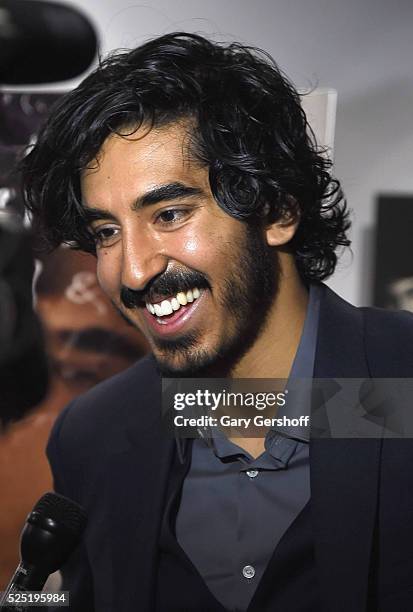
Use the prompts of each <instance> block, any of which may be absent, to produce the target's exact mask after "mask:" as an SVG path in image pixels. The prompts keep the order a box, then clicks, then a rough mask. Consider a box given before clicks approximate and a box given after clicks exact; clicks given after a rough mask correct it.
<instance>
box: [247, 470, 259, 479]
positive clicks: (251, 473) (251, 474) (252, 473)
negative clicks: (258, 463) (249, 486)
mask: <svg viewBox="0 0 413 612" xmlns="http://www.w3.org/2000/svg"><path fill="white" fill-rule="evenodd" d="M247 476H249V477H250V478H255V477H256V476H258V470H248V472H247Z"/></svg>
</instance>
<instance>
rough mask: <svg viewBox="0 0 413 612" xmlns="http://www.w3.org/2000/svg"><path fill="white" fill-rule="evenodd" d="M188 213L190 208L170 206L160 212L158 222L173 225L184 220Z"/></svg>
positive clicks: (157, 217)
mask: <svg viewBox="0 0 413 612" xmlns="http://www.w3.org/2000/svg"><path fill="white" fill-rule="evenodd" d="M188 214H189V210H187V209H185V208H168V209H166V210H162V211H161V212H160V213H158V215H157V216H156V222H158V223H161V225H173V224H174V223H178V222H179V221H182V220H183V219H184V218H185V217H186V216H187V215H188Z"/></svg>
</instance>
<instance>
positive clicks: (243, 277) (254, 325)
mask: <svg viewBox="0 0 413 612" xmlns="http://www.w3.org/2000/svg"><path fill="white" fill-rule="evenodd" d="M238 251H239V252H238V253H235V252H234V253H233V259H232V262H233V263H232V269H231V270H230V278H227V279H226V281H225V286H224V288H223V291H222V298H221V304H222V306H223V308H224V309H225V310H226V311H228V313H229V314H230V315H231V316H232V318H233V319H234V320H235V321H236V328H235V332H234V334H233V335H232V337H230V338H228V340H227V341H226V342H224V343H223V344H222V345H221V346H220V347H219V349H218V350H217V351H214V352H212V353H211V352H208V351H206V350H205V349H197V344H198V340H199V338H198V334H196V333H193V332H192V333H189V334H186V335H184V336H182V337H181V338H179V339H177V340H164V339H159V338H157V339H156V346H157V348H159V349H160V350H161V351H162V352H164V353H166V354H167V355H168V357H169V358H167V359H165V360H164V359H159V358H156V361H157V366H158V369H159V371H160V373H161V374H162V375H163V376H164V377H168V378H175V377H179V378H186V377H197V378H204V377H208V378H210V377H215V378H218V377H219V378H225V377H227V376H229V375H230V373H231V371H232V370H233V369H234V367H235V366H236V365H237V363H238V362H239V361H240V359H241V358H242V357H243V355H245V354H246V352H247V351H248V350H249V349H250V348H251V346H252V345H253V344H254V342H255V341H256V339H257V337H258V336H259V334H260V332H261V330H262V328H263V327H264V325H265V322H266V319H267V316H268V313H269V310H270V307H271V305H272V304H273V301H274V299H275V297H276V295H277V292H278V283H279V273H280V271H279V265H278V260H277V258H276V253H275V252H274V249H273V248H271V247H269V246H268V245H267V244H266V243H265V242H264V238H263V236H262V233H261V231H260V229H259V228H256V227H251V226H248V225H246V236H245V243H244V244H243V245H239V246H238ZM177 353H184V356H185V361H186V363H185V365H184V366H183V367H173V366H170V365H169V363H168V361H169V360H170V357H173V356H174V355H175V354H177Z"/></svg>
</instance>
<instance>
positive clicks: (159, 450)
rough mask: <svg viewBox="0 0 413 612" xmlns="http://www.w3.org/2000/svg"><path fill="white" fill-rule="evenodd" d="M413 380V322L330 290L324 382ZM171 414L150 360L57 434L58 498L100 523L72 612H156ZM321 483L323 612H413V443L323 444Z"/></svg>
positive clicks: (90, 540) (74, 572) (80, 553)
mask: <svg viewBox="0 0 413 612" xmlns="http://www.w3.org/2000/svg"><path fill="white" fill-rule="evenodd" d="M412 376H413V315H411V314H409V313H406V312H397V313H396V312H389V311H384V310H380V309H374V308H355V307H354V306H351V305H350V304H348V303H347V302H345V301H344V300H342V299H341V298H340V297H339V296H337V295H336V294H335V293H334V292H332V291H331V290H330V289H328V288H327V287H325V289H324V296H323V299H322V303H321V309H320V322H319V334H318V342H317V351H316V361H315V377H318V378H330V377H335V378H348V377H350V378H367V377H378V378H384V377H385V378H405V377H412ZM160 402H161V388H160V378H159V375H158V373H157V370H156V368H155V365H154V360H153V358H152V357H151V356H149V357H145V358H144V359H142V360H141V361H139V362H138V363H137V364H135V365H134V366H132V367H131V368H129V369H128V370H126V371H124V372H122V373H120V374H118V375H117V376H115V377H113V378H111V379H109V380H107V381H104V382H103V383H101V384H99V385H97V386H96V387H94V388H93V389H91V390H90V391H89V392H87V393H86V394H85V395H83V396H81V397H79V398H78V399H76V400H75V401H73V402H72V403H71V404H69V406H68V407H67V408H66V409H65V410H64V411H63V412H62V413H61V415H60V416H59V418H58V420H57V422H56V424H55V427H54V429H53V432H52V434H51V438H50V441H49V446H48V456H49V460H50V463H51V466H52V470H53V475H54V479H55V489H56V491H57V492H59V493H62V494H63V495H66V496H67V497H70V498H72V499H74V500H76V501H77V502H79V503H80V504H81V505H82V506H84V508H85V509H86V511H87V513H88V516H89V522H88V526H87V528H86V532H85V536H84V538H83V542H82V544H81V545H80V546H79V547H78V549H77V550H76V552H75V553H74V555H73V556H72V557H71V559H70V561H69V562H68V563H67V565H66V566H65V567H64V568H63V577H64V584H63V587H62V588H64V589H67V590H70V597H71V606H70V609H71V610H74V611H76V612H83V611H85V612H93V611H94V610H95V611H96V612H134V611H139V612H150V611H151V610H152V605H153V599H154V592H155V588H156V574H157V541H158V534H159V527H160V519H161V516H162V510H163V503H164V496H165V488H166V482H167V478H168V470H169V467H170V464H171V457H172V452H173V447H174V441H173V440H172V439H171V438H170V437H166V436H163V435H162V432H161V421H160V419H161V417H160ZM310 479H311V512H312V522H313V535H314V546H315V556H316V565H317V572H318V576H319V580H320V591H321V596H322V601H323V608H322V610H324V611H325V612H365V611H366V610H380V611H381V612H394V611H395V610H397V611H398V612H402V611H404V610H406V611H407V610H411V609H413V603H412V602H413V442H412V441H411V440H400V439H398V440H380V439H312V440H311V442H310ZM303 596H305V594H303ZM320 612H321V611H320Z"/></svg>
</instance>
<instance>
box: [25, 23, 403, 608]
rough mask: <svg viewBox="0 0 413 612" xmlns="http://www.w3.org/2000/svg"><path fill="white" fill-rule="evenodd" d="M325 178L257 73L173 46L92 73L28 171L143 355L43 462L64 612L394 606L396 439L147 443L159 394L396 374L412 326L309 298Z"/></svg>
mask: <svg viewBox="0 0 413 612" xmlns="http://www.w3.org/2000/svg"><path fill="white" fill-rule="evenodd" d="M329 166H330V164H329V162H327V161H326V160H325V158H324V157H322V156H321V155H320V154H319V153H318V152H317V150H316V147H315V145H314V144H313V143H312V140H311V138H310V136H309V132H308V125H307V122H306V118H305V115H304V113H303V111H302V109H301V107H300V103H299V97H298V95H297V93H296V92H295V90H294V88H293V87H292V85H291V84H290V83H289V82H288V80H287V79H286V78H285V77H284V76H283V75H282V74H281V73H280V71H279V70H278V68H277V67H276V65H275V64H274V63H273V62H272V61H271V60H270V58H268V57H267V56H266V55H265V54H263V53H262V52H259V51H257V50H253V49H248V48H245V47H242V46H241V45H238V44H233V45H229V46H221V45H218V44H215V43H211V42H210V41H208V40H206V39H204V38H202V37H199V36H195V35H190V34H179V33H178V34H171V35H167V36H164V37H162V38H159V39H155V40H153V41H151V42H149V43H147V44H146V45H144V46H142V47H139V48H137V49H135V50H134V51H131V52H129V53H122V54H118V55H114V56H112V57H111V58H109V59H108V60H107V61H106V62H104V63H103V64H102V65H101V66H100V67H99V68H98V69H97V70H96V71H95V72H94V73H93V74H92V75H90V76H89V77H88V78H86V79H85V81H84V82H83V83H82V84H81V85H80V86H79V87H78V88H77V89H76V90H75V91H74V92H72V93H70V94H69V95H68V96H67V97H66V98H65V99H64V100H63V101H62V102H61V103H60V104H59V105H58V106H57V107H56V109H55V111H54V113H53V114H52V116H51V118H50V120H49V121H48V123H47V125H46V126H45V128H44V130H43V132H42V133H41V135H40V138H39V141H38V143H37V145H36V146H35V147H34V149H33V150H32V152H31V153H30V154H29V155H28V157H27V158H26V159H25V162H24V164H23V170H24V177H25V188H26V195H27V201H28V205H29V208H30V209H31V211H32V213H33V215H34V220H35V223H36V225H37V227H38V228H40V229H41V231H42V234H43V235H44V237H45V239H46V241H47V242H48V243H49V245H52V246H54V245H57V244H59V243H61V242H70V243H72V244H73V245H74V246H76V247H78V248H81V249H83V250H85V251H89V252H94V253H96V256H97V270H98V278H99V282H100V284H101V286H102V288H103V289H104V291H105V292H106V293H107V295H108V296H109V297H110V298H111V299H112V301H113V302H114V304H115V305H116V306H117V308H118V309H119V311H120V312H121V314H122V315H123V316H124V317H126V318H127V319H128V320H129V321H130V322H131V323H132V324H133V325H135V326H136V327H139V329H141V330H142V331H143V333H144V334H145V336H146V338H147V340H148V342H149V343H150V346H151V349H152V356H150V357H149V358H146V359H144V360H142V361H141V362H139V363H138V364H136V366H133V367H132V368H131V369H129V370H128V371H127V372H126V373H123V374H120V375H118V376H116V377H115V378H112V379H111V380H110V381H108V382H105V383H103V384H101V385H98V386H97V387H95V388H94V389H93V390H92V391H91V392H88V393H86V394H85V395H84V396H82V397H81V398H80V399H78V400H76V401H75V402H74V403H72V404H70V405H69V406H68V408H67V409H66V411H65V412H64V413H63V415H62V416H61V417H60V419H59V421H58V423H57V425H56V427H55V429H54V432H53V434H52V437H51V440H50V443H49V459H50V461H51V465H52V468H53V472H54V477H55V486H56V489H57V491H59V492H61V493H63V494H65V495H67V496H68V497H71V498H73V499H75V500H77V501H78V502H79V503H81V504H82V505H83V506H84V507H85V508H86V510H87V513H88V516H89V523H88V528H87V531H86V534H85V537H84V541H83V544H82V546H81V547H80V548H79V549H78V550H77V552H76V554H75V555H74V556H73V557H72V559H71V560H70V562H69V563H68V565H67V566H66V567H65V568H64V570H63V576H64V584H65V587H66V588H67V589H70V592H71V601H72V604H71V606H72V609H73V610H88V611H90V610H99V611H100V610H108V611H109V610H111V611H115V610H116V612H120V611H125V612H126V611H128V612H130V611H132V610H140V611H146V610H148V611H149V610H157V611H162V612H166V611H172V610H179V611H183V610H185V611H192V610H205V611H208V612H211V611H214V610H220V611H222V610H249V611H253V610H255V611H259V612H262V611H264V610H282V611H283V612H288V611H294V612H303V611H309V610H312V611H315V610H317V611H319V610H327V611H329V612H330V611H339V610H340V611H343V612H344V611H345V612H349V611H351V612H358V611H362V610H363V611H364V610H377V609H379V610H385V611H387V610H395V609H398V610H407V609H408V607H409V606H408V603H409V602H410V599H411V595H412V586H413V582H412V576H413V556H412V553H411V546H410V543H411V541H412V537H413V527H412V525H413V523H412V521H411V517H410V516H409V513H408V508H409V507H410V508H412V507H413V499H412V495H413V493H412V489H411V480H412V477H411V475H410V474H411V468H412V467H413V465H412V464H413V449H412V447H411V444H410V442H409V441H392V440H390V441H386V442H383V441H382V440H380V439H373V440H364V439H353V440H347V439H341V440H321V439H311V440H309V439H308V434H307V432H306V431H304V430H296V431H295V432H289V431H288V430H282V429H281V430H276V429H274V428H270V429H269V430H268V431H267V432H266V435H265V438H254V437H252V436H250V437H249V436H248V435H246V436H242V437H237V436H236V435H235V434H233V435H230V436H229V437H226V436H220V435H218V434H212V438H210V437H202V436H200V437H198V438H197V439H194V440H192V441H190V442H189V443H188V444H185V443H183V442H182V440H179V439H174V437H173V436H168V435H166V434H165V433H163V431H162V430H161V408H160V382H161V378H160V376H161V374H163V375H167V376H172V377H188V376H190V377H191V376H198V377H211V376H219V377H231V378H234V379H235V378H271V379H286V378H288V377H290V378H291V379H294V378H298V377H303V378H309V377H313V376H315V377H319V378H331V377H335V378H351V377H357V378H368V377H408V376H411V373H412V366H413V360H412V351H411V348H410V347H411V344H410V341H411V340H412V338H413V322H412V319H411V316H410V315H408V314H406V313H404V314H400V313H399V314H392V313H383V312H381V311H375V310H369V309H356V308H354V307H352V306H350V305H349V304H347V303H346V302H344V301H343V300H341V299H340V298H339V297H338V296H336V295H335V294H334V293H333V292H331V291H330V290H328V289H327V287H325V286H324V285H323V284H322V283H321V281H322V280H323V279H325V278H326V277H328V276H329V275H330V274H331V273H332V272H333V271H334V267H335V264H336V259H337V256H336V250H337V248H338V247H339V246H345V245H348V244H349V241H348V239H347V237H346V231H347V229H348V225H349V224H348V219H347V213H346V208H345V204H344V202H343V196H342V193H341V190H340V187H339V184H338V182H337V181H336V180H334V179H333V178H331V176H330V173H329ZM308 404H309V398H308V397H307V398H306V397H302V398H299V399H298V400H297V401H296V402H295V405H294V406H293V405H291V406H290V407H289V408H288V414H289V415H292V414H301V415H303V414H309V410H310V406H309V405H308ZM310 498H311V499H310Z"/></svg>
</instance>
